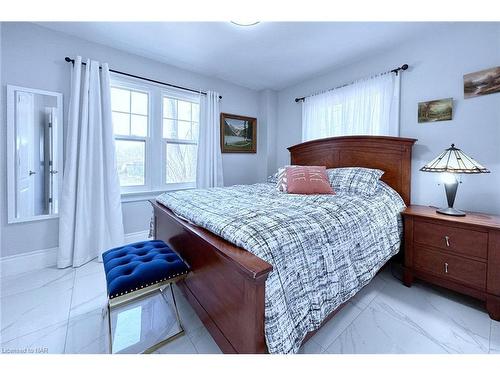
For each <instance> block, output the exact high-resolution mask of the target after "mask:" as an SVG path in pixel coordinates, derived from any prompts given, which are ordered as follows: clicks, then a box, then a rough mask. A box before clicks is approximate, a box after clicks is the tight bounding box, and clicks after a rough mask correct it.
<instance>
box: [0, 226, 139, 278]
mask: <svg viewBox="0 0 500 375" xmlns="http://www.w3.org/2000/svg"><path fill="white" fill-rule="evenodd" d="M148 235H149V230H144V231H140V232H134V233H127V234H125V243H133V242H138V241H144V240H147V239H148ZM57 249H58V248H57V247H52V248H50V249H41V250H35V251H30V252H27V253H22V254H17V255H10V256H6V257H0V277H5V276H14V275H18V274H21V273H24V272H31V271H36V270H39V269H42V268H47V267H55V266H56V264H57Z"/></svg>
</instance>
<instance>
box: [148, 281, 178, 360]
mask: <svg viewBox="0 0 500 375" xmlns="http://www.w3.org/2000/svg"><path fill="white" fill-rule="evenodd" d="M166 288H170V292H171V294H172V302H173V304H174V311H175V318H176V320H177V324H178V325H179V327H180V331H179V332H177V333H176V334H174V335H172V336H169V337H167V338H166V339H165V340H162V341H159V342H157V343H156V344H154V345H153V346H150V347H149V348H147V349H146V350H144V351H143V353H144V354H149V353H153V352H154V351H155V350H157V349H159V348H160V347H162V346H163V345H165V344H167V343H169V342H170V341H172V340H174V339H176V338H177V337H180V336H182V335H183V334H184V327H183V326H182V323H181V320H180V318H179V310H178V308H177V302H176V301H175V295H174V289H173V287H172V283H170V284H168V285H167V286H165V287H164V288H160V289H158V291H159V292H160V295H161V296H162V298H163V300H164V301H165V303H166V304H167V306H168V305H169V302H168V300H167V297H166V296H165V294H163V292H164V290H165V289H166Z"/></svg>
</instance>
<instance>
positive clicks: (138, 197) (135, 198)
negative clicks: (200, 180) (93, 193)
mask: <svg viewBox="0 0 500 375" xmlns="http://www.w3.org/2000/svg"><path fill="white" fill-rule="evenodd" d="M194 188H195V187H194V186H185V185H184V186H172V187H167V188H165V189H162V190H153V191H141V192H131V193H122V194H121V201H122V203H127V202H141V201H147V200H149V199H154V198H156V197H157V196H158V195H160V194H163V193H166V192H172V191H179V190H190V189H194Z"/></svg>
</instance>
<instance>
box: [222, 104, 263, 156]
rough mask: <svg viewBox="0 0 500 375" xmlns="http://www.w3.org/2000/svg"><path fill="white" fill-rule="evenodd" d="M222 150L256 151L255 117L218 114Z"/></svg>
mask: <svg viewBox="0 0 500 375" xmlns="http://www.w3.org/2000/svg"><path fill="white" fill-rule="evenodd" d="M220 140H221V150H222V152H225V153H229V152H249V153H255V152H257V119H256V118H254V117H246V116H238V115H231V114H229V113H221V114H220Z"/></svg>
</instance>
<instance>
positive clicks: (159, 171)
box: [110, 73, 201, 202]
mask: <svg viewBox="0 0 500 375" xmlns="http://www.w3.org/2000/svg"><path fill="white" fill-rule="evenodd" d="M110 83H111V84H110V86H111V87H117V88H122V89H125V90H129V91H130V90H132V91H138V92H145V93H147V94H148V126H147V136H146V137H139V136H132V135H130V136H122V135H118V134H116V135H115V134H114V129H113V138H114V139H115V140H121V139H124V140H137V141H139V140H143V139H144V140H145V148H146V149H145V162H144V185H136V186H120V190H121V198H122V202H133V201H143V200H146V199H151V198H154V197H156V196H158V195H159V194H161V193H163V192H166V191H174V190H184V189H193V188H195V187H196V182H188V183H166V182H165V180H166V148H165V145H166V144H167V142H168V143H188V144H196V145H198V142H199V137H198V140H197V141H191V140H179V139H170V138H168V139H167V138H163V97H164V96H167V97H169V98H172V99H176V100H183V101H190V102H192V103H198V105H199V108H200V114H199V118H198V129H199V124H200V122H201V121H200V120H201V94H198V93H190V92H185V91H183V90H178V89H174V88H167V87H166V86H164V85H160V84H156V83H149V82H148V83H145V82H144V81H143V80H140V79H136V78H132V77H125V76H122V75H120V74H117V73H111V80H110ZM170 141H171V142H170ZM157 155H160V157H159V158H158V156H157Z"/></svg>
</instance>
